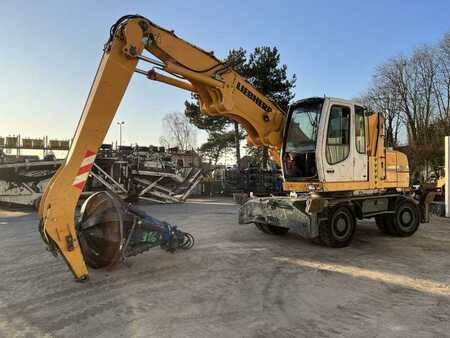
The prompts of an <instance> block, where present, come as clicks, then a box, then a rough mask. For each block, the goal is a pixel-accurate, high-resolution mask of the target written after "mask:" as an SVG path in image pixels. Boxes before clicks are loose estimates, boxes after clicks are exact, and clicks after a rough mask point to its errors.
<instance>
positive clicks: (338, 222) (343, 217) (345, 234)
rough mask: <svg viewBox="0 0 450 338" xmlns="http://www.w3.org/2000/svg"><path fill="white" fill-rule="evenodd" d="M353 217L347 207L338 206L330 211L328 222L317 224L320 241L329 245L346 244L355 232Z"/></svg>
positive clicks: (340, 245) (340, 246)
mask: <svg viewBox="0 0 450 338" xmlns="http://www.w3.org/2000/svg"><path fill="white" fill-rule="evenodd" d="M355 228H356V226H355V219H354V217H353V214H352V212H351V211H350V210H349V209H348V208H347V207H338V208H336V209H334V210H333V211H331V213H330V216H329V217H328V222H322V223H320V225H319V237H320V241H321V242H322V243H323V244H324V245H326V246H329V247H333V248H342V247H346V246H348V245H349V244H350V243H351V241H352V239H353V235H354V234H355Z"/></svg>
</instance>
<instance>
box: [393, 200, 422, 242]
mask: <svg viewBox="0 0 450 338" xmlns="http://www.w3.org/2000/svg"><path fill="white" fill-rule="evenodd" d="M392 216H393V217H392V220H393V221H392V227H393V228H394V229H395V232H396V234H397V235H398V236H400V237H409V236H412V235H413V234H414V233H415V232H416V231H417V229H419V225H420V209H419V206H418V205H416V204H414V203H413V202H410V201H406V202H402V203H400V204H399V205H398V206H397V208H396V209H395V214H394V215H392Z"/></svg>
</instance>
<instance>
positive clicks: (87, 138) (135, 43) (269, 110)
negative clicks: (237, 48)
mask: <svg viewBox="0 0 450 338" xmlns="http://www.w3.org/2000/svg"><path fill="white" fill-rule="evenodd" d="M144 51H147V52H149V53H151V54H152V55H153V56H154V57H156V58H157V59H153V58H149V57H147V56H144V55H143V52H144ZM139 61H141V62H143V63H149V64H151V65H153V68H151V69H150V70H149V71H147V70H142V69H139V68H137V65H138V62H139ZM135 72H137V73H140V74H144V75H145V76H147V77H148V78H149V79H150V80H154V81H159V82H162V83H166V84H169V85H171V86H175V87H178V88H180V89H184V90H188V91H190V92H193V93H195V94H196V95H197V96H198V98H199V100H200V104H201V107H200V108H201V110H202V112H204V113H205V114H208V115H211V116H225V117H228V118H230V119H231V120H233V121H237V122H238V123H240V124H241V125H242V126H243V127H244V128H245V129H246V131H247V134H248V143H249V144H252V145H257V146H259V145H263V146H267V147H269V149H270V150H271V153H272V154H273V155H274V156H275V157H278V153H279V150H280V148H281V143H282V131H283V127H284V120H285V114H284V112H283V111H282V110H281V109H280V108H279V107H278V106H277V105H276V104H275V103H273V102H272V101H270V100H269V99H268V98H267V97H265V96H264V95H262V94H261V93H260V92H259V91H258V90H256V88H254V87H253V86H252V85H251V84H250V83H249V82H247V81H246V79H244V78H243V77H241V76H240V75H239V74H238V73H237V72H235V71H234V70H233V69H232V65H229V64H226V63H223V62H221V61H220V60H218V59H217V58H215V57H214V55H213V53H211V52H206V51H204V50H202V49H200V48H198V47H196V46H194V45H192V44H190V43H188V42H186V41H184V40H182V39H180V38H179V37H177V36H176V35H175V33H174V32H173V31H168V30H166V29H164V28H161V27H159V26H157V25H155V24H154V23H152V22H151V21H150V20H148V19H146V18H144V17H141V16H137V15H128V16H124V17H122V18H120V19H119V20H118V21H117V22H116V23H115V24H114V25H113V26H112V27H111V31H110V37H109V39H108V41H107V43H106V44H105V48H104V53H103V56H102V59H101V62H100V65H99V67H98V70H97V74H96V76H95V79H94V82H93V84H92V87H91V90H90V92H89V96H88V98H87V101H86V104H85V106H84V109H83V113H82V115H81V119H80V121H79V123H78V127H77V129H76V133H75V136H74V138H73V142H72V145H71V148H70V150H69V153H68V155H67V158H66V161H65V163H64V165H62V166H61V168H60V169H59V170H58V172H57V173H56V174H55V175H54V177H53V178H52V180H51V181H50V182H49V184H48V186H47V189H46V191H45V192H44V195H43V197H42V200H41V203H40V206H39V215H40V218H41V223H40V232H41V235H42V237H43V239H44V241H45V242H46V243H47V245H48V247H49V249H50V250H51V251H53V252H55V253H60V254H61V255H62V256H63V257H64V259H65V261H66V263H67V264H68V266H69V268H70V269H71V271H72V272H73V274H74V276H75V278H76V279H77V280H80V281H82V280H85V279H87V277H88V270H87V267H86V263H85V260H84V257H83V253H82V251H81V248H80V244H79V240H78V236H77V228H76V224H75V208H76V204H77V202H78V199H79V196H80V194H81V192H82V190H83V188H84V185H85V183H86V180H87V179H88V176H89V173H90V170H91V168H92V166H93V163H94V160H95V156H96V153H97V151H98V149H99V147H100V146H101V144H102V142H103V140H104V138H105V136H106V133H107V131H108V129H109V127H110V125H111V122H112V120H113V118H114V115H115V114H116V111H117V109H118V107H119V104H120V102H121V100H122V97H123V95H124V94H125V91H126V89H127V87H128V84H129V82H130V79H131V77H132V75H133V74H134V73H135Z"/></svg>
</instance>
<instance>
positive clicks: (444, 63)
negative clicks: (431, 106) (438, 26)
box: [433, 32, 450, 135]
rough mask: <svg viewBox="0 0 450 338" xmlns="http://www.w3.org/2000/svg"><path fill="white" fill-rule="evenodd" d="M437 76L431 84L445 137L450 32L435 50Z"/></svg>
mask: <svg viewBox="0 0 450 338" xmlns="http://www.w3.org/2000/svg"><path fill="white" fill-rule="evenodd" d="M436 54H437V56H436V63H437V75H436V81H435V82H434V84H433V90H434V95H435V102H436V109H437V113H438V118H439V122H440V124H441V127H442V128H443V133H444V134H445V135H449V134H450V32H449V33H447V34H446V35H445V36H444V38H443V39H442V41H441V43H440V45H439V48H438V49H437V53H436Z"/></svg>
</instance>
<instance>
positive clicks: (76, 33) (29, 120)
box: [0, 0, 450, 145]
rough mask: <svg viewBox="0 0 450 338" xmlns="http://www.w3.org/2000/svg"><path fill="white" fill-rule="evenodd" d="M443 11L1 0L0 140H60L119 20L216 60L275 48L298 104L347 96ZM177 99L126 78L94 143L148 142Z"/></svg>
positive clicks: (433, 36) (443, 25) (415, 4)
mask: <svg viewBox="0 0 450 338" xmlns="http://www.w3.org/2000/svg"><path fill="white" fill-rule="evenodd" d="M449 13H450V1H449V0H446V1H437V0H436V1H432V0H429V1H417V0H410V1H406V0H405V1H395V0H391V1H386V0H378V1H361V0H360V1H353V0H352V1H346V0H341V1H321V0H315V1H282V0H279V1H262V0H259V1H256V0H249V1H242V0H239V1H235V0H227V1H201V0H189V1H178V0H171V1H158V0H152V1H150V0H148V1H133V0H128V1H124V0H121V1H106V0H100V1H81V0H79V1H57V0H54V1H50V0H39V1H32V0H29V1H21V0H1V1H0V19H1V20H0V26H1V27H2V30H1V31H2V39H1V47H0V50H1V53H0V70H1V73H0V136H7V135H12V134H21V135H22V137H42V136H44V135H48V136H49V137H52V138H60V139H68V138H71V137H72V136H73V134H74V132H75V128H76V125H77V123H78V120H79V118H80V115H81V111H82V109H83V105H84V102H85V100H86V97H87V95H88V92H89V89H90V86H91V83H92V80H93V78H94V76H95V72H96V69H97V66H98V63H99V60H100V57H101V54H102V48H103V45H104V43H105V42H106V40H107V38H108V33H109V28H110V26H111V25H112V24H113V23H114V22H115V21H116V20H117V19H118V18H119V17H121V16H123V15H125V14H140V15H143V16H146V17H148V18H149V19H150V20H152V21H153V22H155V23H156V24H158V25H160V26H162V27H164V28H167V29H174V30H175V32H176V34H177V35H178V36H180V37H182V38H184V39H185V40H187V41H189V42H191V43H194V44H195V45H197V46H199V47H201V48H203V49H205V50H212V51H214V52H215V55H216V56H218V57H219V58H224V57H225V56H226V55H227V53H228V51H229V50H230V49H232V48H239V47H243V48H245V49H247V50H252V49H253V48H255V47H257V46H263V45H268V46H276V47H277V48H278V49H279V51H280V54H281V61H282V63H285V64H287V66H288V71H289V74H290V75H292V74H294V73H295V74H296V76H297V86H296V88H295V96H296V99H300V98H304V97H308V96H322V95H327V96H335V97H342V98H354V97H357V96H359V95H360V94H361V93H363V92H364V90H365V89H366V88H367V87H368V85H369V83H370V79H371V76H372V74H373V72H374V70H375V68H376V66H377V65H379V64H381V63H383V62H384V61H386V60H387V59H389V58H391V57H394V56H397V55H399V54H402V53H408V52H409V51H411V50H412V49H413V48H414V47H417V46H419V45H421V44H424V43H435V42H437V41H438V40H440V39H441V37H442V36H443V34H444V33H445V32H448V31H450V19H449V18H450V16H449ZM143 67H144V66H142V67H141V68H143ZM186 99H189V93H187V92H185V91H182V90H179V89H176V88H171V87H168V86H165V85H163V84H161V83H155V82H152V81H149V80H147V79H145V78H144V77H143V76H140V75H138V74H135V76H134V77H133V79H132V81H131V83H130V86H129V88H128V91H127V92H126V94H125V97H124V99H123V101H122V103H121V105H120V107H119V110H118V113H117V114H116V117H115V119H114V122H113V124H112V126H111V127H110V130H109V132H108V135H107V137H106V139H105V142H114V141H116V140H117V139H118V137H119V127H118V126H117V124H116V122H118V121H125V125H124V127H123V143H136V142H137V143H139V144H140V145H149V144H154V145H157V144H158V143H159V142H158V140H159V138H160V136H163V135H164V130H163V128H162V123H161V120H162V118H163V117H164V115H165V114H167V113H171V112H183V109H184V101H185V100H186ZM205 137H206V136H205V134H204V133H200V135H199V138H198V143H199V145H200V143H202V142H203V141H205Z"/></svg>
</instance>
